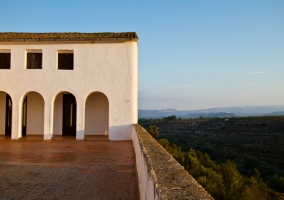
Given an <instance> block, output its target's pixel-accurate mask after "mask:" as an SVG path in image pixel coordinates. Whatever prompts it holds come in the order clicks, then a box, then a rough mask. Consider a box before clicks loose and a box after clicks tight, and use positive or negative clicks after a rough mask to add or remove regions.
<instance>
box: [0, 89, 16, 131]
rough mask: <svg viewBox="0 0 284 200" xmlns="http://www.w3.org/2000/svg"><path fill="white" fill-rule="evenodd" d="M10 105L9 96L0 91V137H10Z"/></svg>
mask: <svg viewBox="0 0 284 200" xmlns="http://www.w3.org/2000/svg"><path fill="white" fill-rule="evenodd" d="M12 105H13V103H12V99H11V97H10V95H9V94H7V93H6V92H1V91H0V135H5V136H11V132H12Z"/></svg>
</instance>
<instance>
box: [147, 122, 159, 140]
mask: <svg viewBox="0 0 284 200" xmlns="http://www.w3.org/2000/svg"><path fill="white" fill-rule="evenodd" d="M147 131H148V133H150V135H151V136H152V137H153V138H157V137H159V135H160V131H159V128H158V127H156V126H154V125H150V126H149V128H148V129H147Z"/></svg>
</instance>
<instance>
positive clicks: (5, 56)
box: [0, 51, 11, 69]
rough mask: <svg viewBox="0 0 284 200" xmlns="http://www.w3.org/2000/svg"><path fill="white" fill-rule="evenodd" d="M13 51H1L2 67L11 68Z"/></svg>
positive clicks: (0, 60) (0, 65) (0, 67)
mask: <svg viewBox="0 0 284 200" xmlns="http://www.w3.org/2000/svg"><path fill="white" fill-rule="evenodd" d="M10 64H11V53H10V52H8V51H0V69H10Z"/></svg>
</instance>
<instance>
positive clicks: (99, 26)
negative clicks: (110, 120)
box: [0, 0, 284, 110]
mask: <svg viewBox="0 0 284 200" xmlns="http://www.w3.org/2000/svg"><path fill="white" fill-rule="evenodd" d="M283 11H284V1H283V0H273V1H271V0H238V1H237V0H236V1H227V0H223V1H221V0H216V1H209V0H195V1H193V0H179V1H169V0H155V1H153V0H152V1H150V0H149V1H146V0H144V1H133V0H132V1H118V0H117V1H110V0H109V1H108V0H104V1H103V0H96V1H86V0H80V1H73V0H68V1H67V0H60V1H59V0H49V1H35V0H34V1H32V0H26V1H20V0H18V1H13V0H11V1H2V2H1V5H0V13H1V16H2V17H1V18H0V32H126V31H135V32H137V34H138V37H139V108H140V109H169V108H175V109H179V110H193V109H201V108H211V107H226V106H249V105H284V12H283Z"/></svg>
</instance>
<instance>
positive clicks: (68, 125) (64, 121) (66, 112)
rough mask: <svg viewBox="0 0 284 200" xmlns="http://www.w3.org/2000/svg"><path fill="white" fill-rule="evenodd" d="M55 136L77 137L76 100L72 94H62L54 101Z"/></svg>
mask: <svg viewBox="0 0 284 200" xmlns="http://www.w3.org/2000/svg"><path fill="white" fill-rule="evenodd" d="M53 105H54V117H53V134H54V135H62V136H76V118H77V114H76V110H77V103H76V98H75V96H74V95H73V94H71V93H70V92H60V93H59V94H57V95H56V97H55V100H54V104H53Z"/></svg>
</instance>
